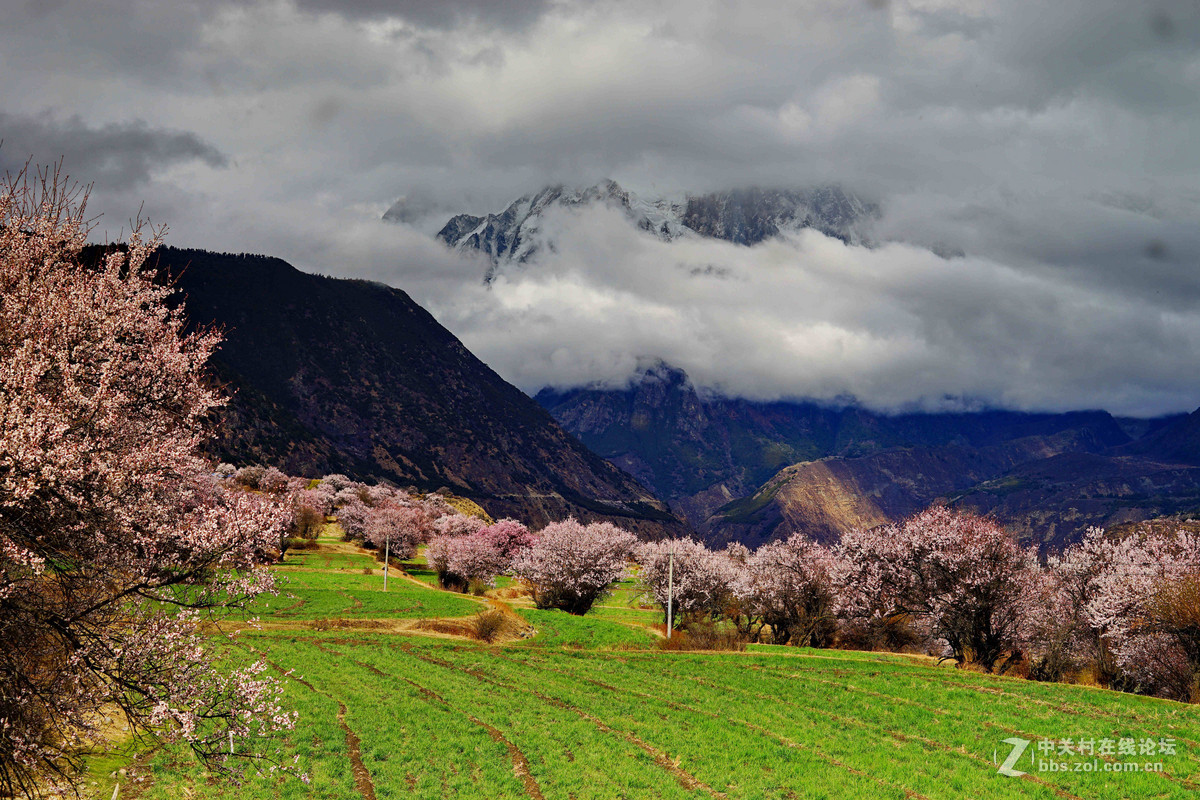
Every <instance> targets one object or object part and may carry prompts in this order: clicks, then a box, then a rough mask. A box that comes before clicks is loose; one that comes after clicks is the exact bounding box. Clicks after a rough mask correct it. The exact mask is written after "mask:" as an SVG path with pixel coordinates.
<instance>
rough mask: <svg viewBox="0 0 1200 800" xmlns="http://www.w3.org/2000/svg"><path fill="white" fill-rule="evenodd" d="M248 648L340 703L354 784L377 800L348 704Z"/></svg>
mask: <svg viewBox="0 0 1200 800" xmlns="http://www.w3.org/2000/svg"><path fill="white" fill-rule="evenodd" d="M248 649H250V650H251V651H253V652H255V653H257V654H258V655H259V657H261V658H262V660H263V661H264V662H266V663H267V664H268V665H270V666H271V668H273V669H274V670H275V671H276V672H278V673H279V674H280V675H282V676H283V677H285V678H287V679H288V680H293V681H296V683H299V684H300V685H301V686H306V687H308V689H309V690H310V691H313V692H316V693H317V694H319V695H322V696H324V697H328V698H329V699H330V700H332V701H333V702H335V703H337V704H338V713H337V721H338V726H339V727H341V729H342V732H343V733H344V734H345V735H346V754H347V756H348V757H349V758H350V771H351V773H352V774H353V775H354V786H355V788H357V789H358V793H359V794H360V795H362V798H363V800H376V798H375V784H373V783H372V782H371V773H370V772H368V771H367V765H366V764H364V763H363V760H362V748H361V740H360V739H359V738H358V736H357V735H356V734H355V733H354V731H352V730H351V729H350V726H349V725H348V724H347V723H346V704H345V703H343V702H342V701H341V700H338V699H337V698H336V697H334V696H332V695H331V694H329V693H328V692H323V691H321V690H320V689H318V688H317V687H315V686H313V685H312V684H311V683H309V682H308V681H306V680H304V679H303V678H301V677H300V676H298V675H295V674H293V671H292V670H285V669H284V668H283V667H282V666H280V665H279V664H276V663H275V662H274V661H272V660H271V659H269V658H267V654H266V653H264V652H263V651H262V650H258V649H257V648H253V647H250V648H248Z"/></svg>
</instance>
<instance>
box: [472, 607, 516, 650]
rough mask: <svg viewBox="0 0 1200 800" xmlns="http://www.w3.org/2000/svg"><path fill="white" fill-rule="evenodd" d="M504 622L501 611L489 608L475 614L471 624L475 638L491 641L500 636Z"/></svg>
mask: <svg viewBox="0 0 1200 800" xmlns="http://www.w3.org/2000/svg"><path fill="white" fill-rule="evenodd" d="M506 622H507V620H506V618H505V616H504V613H503V612H501V611H497V610H495V609H490V610H488V611H480V612H479V613H478V614H476V615H475V619H474V620H472V623H471V624H472V630H473V632H474V636H475V638H476V639H478V640H479V641H481V642H489V643H491V642H494V641H496V639H498V638H499V637H500V634H501V633H502V632H503V631H504V628H505V623H506Z"/></svg>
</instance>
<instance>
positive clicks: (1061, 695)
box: [97, 545, 1200, 800]
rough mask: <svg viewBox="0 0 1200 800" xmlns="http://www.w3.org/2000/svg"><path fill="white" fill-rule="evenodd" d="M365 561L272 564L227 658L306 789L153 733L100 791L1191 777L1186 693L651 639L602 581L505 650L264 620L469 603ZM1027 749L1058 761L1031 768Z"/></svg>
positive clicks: (1137, 784) (1167, 787)
mask: <svg viewBox="0 0 1200 800" xmlns="http://www.w3.org/2000/svg"><path fill="white" fill-rule="evenodd" d="M331 546H332V545H331ZM345 549H347V548H345V547H344V546H343V550H345ZM326 557H328V558H326ZM370 566H371V559H370V557H369V556H356V555H354V554H352V553H349V552H332V551H330V552H325V551H317V552H307V553H304V554H303V556H302V557H301V554H296V557H295V558H292V557H289V559H288V562H287V563H286V564H285V565H283V566H281V567H280V568H279V570H280V572H281V573H282V574H283V577H286V578H287V581H288V582H287V584H286V586H285V589H284V594H283V595H281V596H279V597H276V598H272V599H271V601H270V605H269V606H267V605H266V603H265V602H264V603H263V604H262V605H263V607H262V608H260V609H259V612H260V614H261V616H262V621H263V623H264V628H263V629H262V630H259V631H254V632H247V633H244V634H243V635H242V636H241V637H240V638H239V641H240V643H241V647H242V648H243V650H241V651H239V656H238V657H242V658H249V657H251V656H252V653H253V652H257V653H261V654H264V655H265V656H266V658H268V659H269V661H270V663H271V664H272V665H273V666H274V668H276V669H278V670H288V669H291V670H295V672H294V674H293V675H292V677H291V678H288V679H287V691H286V697H287V700H288V702H289V703H291V704H292V705H293V707H294V708H295V709H297V710H298V711H299V712H300V715H301V716H300V723H299V725H298V727H297V728H296V730H295V731H293V732H291V734H290V735H289V736H288V739H287V743H286V747H285V751H286V752H285V753H284V754H283V755H284V757H285V758H289V759H290V758H291V757H292V756H295V755H298V756H299V757H300V762H301V765H302V768H303V769H305V770H306V771H307V772H308V773H309V776H310V778H311V784H309V785H305V784H303V783H301V782H300V781H298V780H296V779H294V778H284V777H280V776H279V775H277V774H276V775H272V776H263V777H256V778H253V779H251V780H250V781H248V782H247V783H245V784H243V785H240V786H230V785H228V784H226V783H222V782H215V781H210V779H209V777H208V776H207V775H205V774H204V773H203V772H202V771H201V770H200V769H199V768H198V767H197V766H196V765H195V764H194V762H193V761H192V760H191V759H190V757H189V755H188V754H187V752H186V751H185V750H184V749H181V748H160V749H158V750H155V751H154V752H153V753H152V754H151V755H149V756H145V755H143V757H142V759H141V760H140V762H139V766H138V768H139V771H140V772H141V774H142V775H143V776H144V777H143V780H142V781H141V782H140V783H138V782H135V785H134V787H130V788H133V793H132V795H130V794H123V795H122V796H123V797H127V796H140V797H144V798H164V800H165V799H166V798H179V797H187V798H218V797H219V798H222V800H238V799H240V798H245V799H246V800H249V799H250V798H254V799H255V800H257V799H258V798H301V797H316V798H351V799H353V798H360V797H374V798H393V797H396V798H400V797H428V798H531V797H532V798H563V799H564V800H566V799H567V798H576V799H577V800H584V798H596V799H597V800H611V799H612V798H660V797H661V798H682V797H705V796H708V797H730V798H841V797H845V798H922V797H924V798H981V799H982V798H1007V797H1045V798H1052V797H1061V798H1072V797H1074V798H1089V799H1090V798H1123V797H1130V798H1175V797H1178V798H1184V797H1193V796H1195V795H1196V793H1197V792H1200V713H1198V712H1197V710H1196V709H1194V708H1192V707H1190V706H1185V705H1181V704H1178V703H1171V702H1167V701H1161V700H1155V699H1150V698H1144V697H1137V696H1132V695H1125V694H1118V693H1115V692H1108V691H1103V690H1098V689H1091V688H1085V687H1076V686H1064V685H1052V684H1039V683H1033V682H1028V681H1022V680H1017V679H1006V678H997V677H992V676H986V675H981V674H977V673H973V672H968V671H962V670H956V669H953V668H951V667H948V666H937V665H936V664H935V663H934V662H933V661H932V660H928V659H923V658H918V657H908V656H900V655H891V654H879V653H857V652H847V651H825V650H804V649H797V648H786V647H762V646H751V647H750V648H748V650H747V652H744V653H679V652H664V651H660V650H658V649H657V647H656V638H655V637H654V636H653V635H652V634H651V633H650V632H649V631H648V630H645V629H643V628H640V627H638V626H637V624H636V623H637V622H639V621H641V619H642V618H645V623H646V624H647V625H649V624H653V623H654V622H656V621H657V620H658V612H655V611H644V610H639V609H636V608H634V607H631V602H632V601H630V602H622V598H621V595H620V593H619V592H618V594H617V595H616V596H614V598H612V599H611V600H610V601H608V603H607V604H606V605H607V606H608V607H607V608H604V609H598V610H597V613H596V614H595V615H589V616H587V617H584V618H575V617H571V616H569V615H566V614H562V613H559V612H552V611H538V610H536V609H531V608H523V607H518V608H517V613H519V614H521V615H522V616H524V617H525V619H526V620H527V621H528V622H529V623H531V624H532V625H533V626H534V627H535V628H536V629H537V631H538V633H537V635H536V636H534V637H533V638H531V639H528V640H523V641H519V642H512V643H509V644H506V645H496V646H487V645H482V644H476V643H472V642H469V641H467V640H458V639H446V638H442V639H437V638H429V637H425V636H420V635H413V634H407V633H406V634H397V633H377V632H374V631H371V630H367V631H362V630H344V631H337V630H330V631H324V632H322V631H317V630H312V629H311V628H306V627H303V626H296V625H295V624H294V623H289V625H290V627H287V628H286V629H285V628H283V627H279V628H273V627H272V625H271V623H272V622H273V621H279V622H284V621H287V620H304V619H308V620H312V619H318V618H322V617H327V616H341V617H344V618H347V619H352V620H354V619H371V618H385V617H390V616H400V617H405V618H409V619H412V618H421V617H442V616H463V615H468V614H472V613H474V612H475V611H478V610H479V609H480V608H482V606H481V604H480V602H479V601H477V600H474V599H470V598H466V597H462V596H456V595H451V594H448V593H445V592H440V591H437V590H435V589H432V588H423V587H422V586H420V585H418V583H416V582H414V581H411V580H408V579H406V578H403V577H399V576H396V575H393V577H392V580H391V582H390V584H389V592H388V593H387V595H384V594H383V592H382V591H380V589H381V588H382V586H381V584H382V577H381V575H379V574H373V575H363V574H362V570H363V568H364V567H370ZM376 572H378V570H376ZM289 595H291V596H289ZM299 601H303V602H302V604H300V605H294V604H296V603H298V602H299ZM639 615H640V616H639ZM1014 737H1018V738H1020V739H1025V740H1029V741H1031V742H1032V744H1031V745H1030V746H1029V747H1028V749H1027V750H1026V752H1025V753H1024V754H1023V756H1022V758H1021V759H1020V760H1019V761H1018V763H1017V764H1016V765H1015V769H1016V770H1020V771H1024V772H1026V773H1028V774H1027V775H1025V776H1022V777H1009V776H1006V775H1002V774H1000V773H999V772H998V762H1002V761H1003V760H1004V759H1005V757H1006V756H1007V755H1008V753H1009V751H1010V750H1011V747H1010V746H1009V745H1008V744H1005V743H1004V741H1003V740H1005V739H1008V738H1014ZM1067 738H1070V739H1072V740H1073V741H1075V742H1078V741H1079V740H1081V739H1092V740H1095V741H1096V746H1097V747H1099V746H1100V745H1101V743H1102V742H1103V740H1106V739H1107V740H1111V741H1113V742H1114V743H1116V742H1118V741H1119V740H1121V739H1135V740H1138V741H1139V742H1140V741H1141V740H1144V739H1153V740H1154V742H1155V743H1158V742H1159V741H1160V740H1171V742H1172V743H1173V744H1174V747H1175V752H1174V754H1164V755H1160V754H1157V753H1156V754H1154V755H1146V756H1142V755H1138V756H1125V755H1119V754H1113V755H1110V756H1104V757H1100V756H1096V757H1094V758H1093V757H1092V756H1086V757H1085V756H1080V755H1077V754H1076V755H1073V756H1070V757H1066V756H1053V757H1051V756H1048V755H1046V754H1042V753H1039V752H1038V744H1039V742H1040V741H1041V740H1048V739H1053V740H1055V742H1056V743H1057V742H1058V740H1061V739H1067ZM1039 758H1040V759H1042V760H1043V761H1049V760H1054V761H1055V762H1056V763H1063V764H1066V766H1067V771H1053V772H1050V771H1039V769H1038V766H1039V765H1038V759H1039ZM110 761H111V759H110V760H109V761H105V762H104V764H105V766H104V768H105V769H111V768H112V767H111V764H110ZM1123 762H1136V763H1138V765H1139V766H1141V765H1142V764H1144V763H1151V764H1158V763H1161V765H1162V770H1163V771H1162V772H1160V773H1150V772H1139V773H1133V772H1113V771H1111V770H1113V769H1114V766H1113V765H1115V764H1118V763H1123ZM1076 764H1079V765H1081V766H1080V768H1079V769H1080V771H1073V770H1074V769H1075V765H1076ZM1083 765H1090V766H1083ZM1106 765H1107V767H1106ZM1088 769H1091V770H1094V771H1083V770H1088ZM111 790H112V786H111V779H110V781H109V782H108V783H107V784H104V783H103V782H101V783H100V784H98V788H97V791H100V792H101V793H102V794H104V796H105V797H107V796H108V795H110V794H111Z"/></svg>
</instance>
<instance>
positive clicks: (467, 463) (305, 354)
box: [158, 248, 678, 533]
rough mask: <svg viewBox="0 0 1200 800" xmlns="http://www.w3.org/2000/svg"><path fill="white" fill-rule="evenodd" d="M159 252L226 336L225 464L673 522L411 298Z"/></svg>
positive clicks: (534, 507) (538, 508)
mask: <svg viewBox="0 0 1200 800" xmlns="http://www.w3.org/2000/svg"><path fill="white" fill-rule="evenodd" d="M158 257H159V259H160V266H161V268H162V269H163V270H164V271H165V272H168V273H170V274H171V275H174V276H177V286H178V288H179V289H180V291H181V292H182V294H183V295H184V296H185V297H186V309H187V312H188V315H189V318H190V319H191V320H192V321H194V322H195V323H198V324H209V323H216V324H217V325H218V326H221V327H223V328H224V329H225V336H226V338H225V342H224V343H223V344H222V346H221V349H220V351H219V352H218V353H217V354H216V356H215V358H214V362H215V363H214V366H215V368H216V370H217V373H218V375H219V376H220V377H221V378H222V379H224V380H226V381H228V382H229V384H230V385H231V386H232V388H233V389H234V390H235V393H234V396H233V400H232V402H231V407H230V409H229V411H228V414H227V416H226V419H225V424H224V425H223V427H222V434H221V439H220V442H219V449H220V455H222V456H223V457H225V458H228V459H231V460H235V461H239V462H248V461H261V462H263V463H271V464H278V465H279V466H280V467H283V468H286V469H287V470H288V471H289V472H292V473H298V474H305V475H320V474H322V473H325V472H329V471H345V472H348V473H351V474H353V475H358V476H363V477H368V476H369V477H374V478H383V479H387V480H391V481H394V482H396V483H398V484H401V485H410V484H411V485H415V486H417V487H419V488H421V489H425V490H433V489H437V488H440V487H442V486H446V487H449V488H451V489H452V490H453V491H455V492H456V493H459V494H463V495H465V496H468V497H471V498H473V499H475V500H477V501H478V502H479V503H480V504H481V505H483V506H484V508H486V509H487V510H488V511H489V513H491V514H493V515H494V516H495V515H515V516H519V517H521V518H524V519H526V520H528V521H531V522H543V521H546V520H548V519H551V518H559V517H563V516H565V515H566V514H568V513H573V514H576V515H577V516H580V517H585V518H596V517H610V518H617V517H620V518H621V519H622V520H623V521H624V523H625V524H626V525H632V526H633V527H639V526H640V527H641V528H643V529H644V530H645V531H646V532H647V533H651V532H654V531H662V530H664V529H665V528H673V529H674V528H677V527H678V523H677V522H676V521H675V520H673V518H671V517H670V515H669V514H667V513H666V512H665V509H664V508H663V506H662V505H661V503H659V502H658V501H657V500H655V499H654V498H653V497H652V496H651V494H650V493H649V492H647V491H646V490H645V489H644V488H643V487H641V486H639V485H638V484H637V482H636V481H634V480H633V479H632V478H631V477H630V476H628V475H626V474H625V473H623V472H621V471H620V470H618V469H616V468H615V467H613V466H612V465H611V464H609V463H607V462H606V461H604V460H603V459H601V458H599V457H598V456H596V455H595V454H593V453H591V452H590V451H588V450H587V448H585V447H584V446H583V445H581V444H580V443H579V442H578V441H577V440H576V439H575V438H574V437H572V436H571V435H569V434H568V433H566V432H565V431H564V430H563V429H562V428H561V427H559V425H558V424H557V423H555V422H554V420H553V419H552V418H551V417H550V415H549V414H547V413H546V412H545V411H543V410H542V409H541V408H540V407H538V405H537V404H536V403H534V402H533V401H532V400H530V399H529V398H528V397H527V396H526V395H524V394H523V393H522V392H521V391H520V390H518V389H517V388H516V387H514V386H511V385H510V384H508V383H506V382H505V381H504V380H503V379H501V378H500V376H498V375H497V374H496V373H495V372H493V371H492V370H491V369H489V368H488V366H487V365H486V364H484V363H483V362H481V361H479V359H477V358H475V356H473V355H472V354H471V353H470V352H468V351H467V349H466V348H465V347H463V345H462V343H461V342H459V341H458V340H457V339H456V338H455V337H454V336H453V335H452V334H451V333H450V332H449V331H447V330H446V329H445V328H443V327H442V326H441V325H439V324H438V323H437V321H436V320H435V319H434V318H433V317H432V316H431V315H430V314H429V313H428V312H426V311H425V310H424V309H423V308H421V307H420V306H419V305H417V304H416V303H415V302H413V301H412V299H411V298H409V296H408V295H407V294H405V293H404V292H402V291H400V290H398V289H393V288H390V287H387V286H383V285H381V284H375V283H369V282H365V281H352V280H337V279H333V278H327V277H322V276H318V275H309V274H306V273H302V272H300V271H298V270H296V269H295V268H294V267H292V266H290V265H289V264H287V263H286V262H284V261H281V260H279V259H276V258H267V257H262V256H244V255H221V254H214V253H209V252H205V251H199V250H175V249H170V248H166V249H163V250H162V251H160V253H159V256H158ZM664 524H665V526H664Z"/></svg>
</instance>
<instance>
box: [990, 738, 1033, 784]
mask: <svg viewBox="0 0 1200 800" xmlns="http://www.w3.org/2000/svg"><path fill="white" fill-rule="evenodd" d="M1004 743H1005V744H1009V745H1012V752H1011V753H1009V754H1008V758H1006V759H1004V763H1003V764H1001V765H1000V769H999V770H998V771H999V773H1000V774H1001V775H1008V776H1009V777H1012V778H1019V777H1021V776H1022V775H1024V774H1025V773H1024V772H1021V770H1019V769H1013V767H1014V766H1015V765H1016V763H1017V760H1018V759H1020V758H1021V756H1022V754H1024V752H1025V749H1026V748H1027V747H1029V745H1030V744H1032V742H1030V741H1029V740H1028V739H1021V738H1019V737H1016V736H1012V737H1009V738H1008V739H1005V740H1004ZM992 761H993V762H994V761H996V751H994V750H993V751H992Z"/></svg>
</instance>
